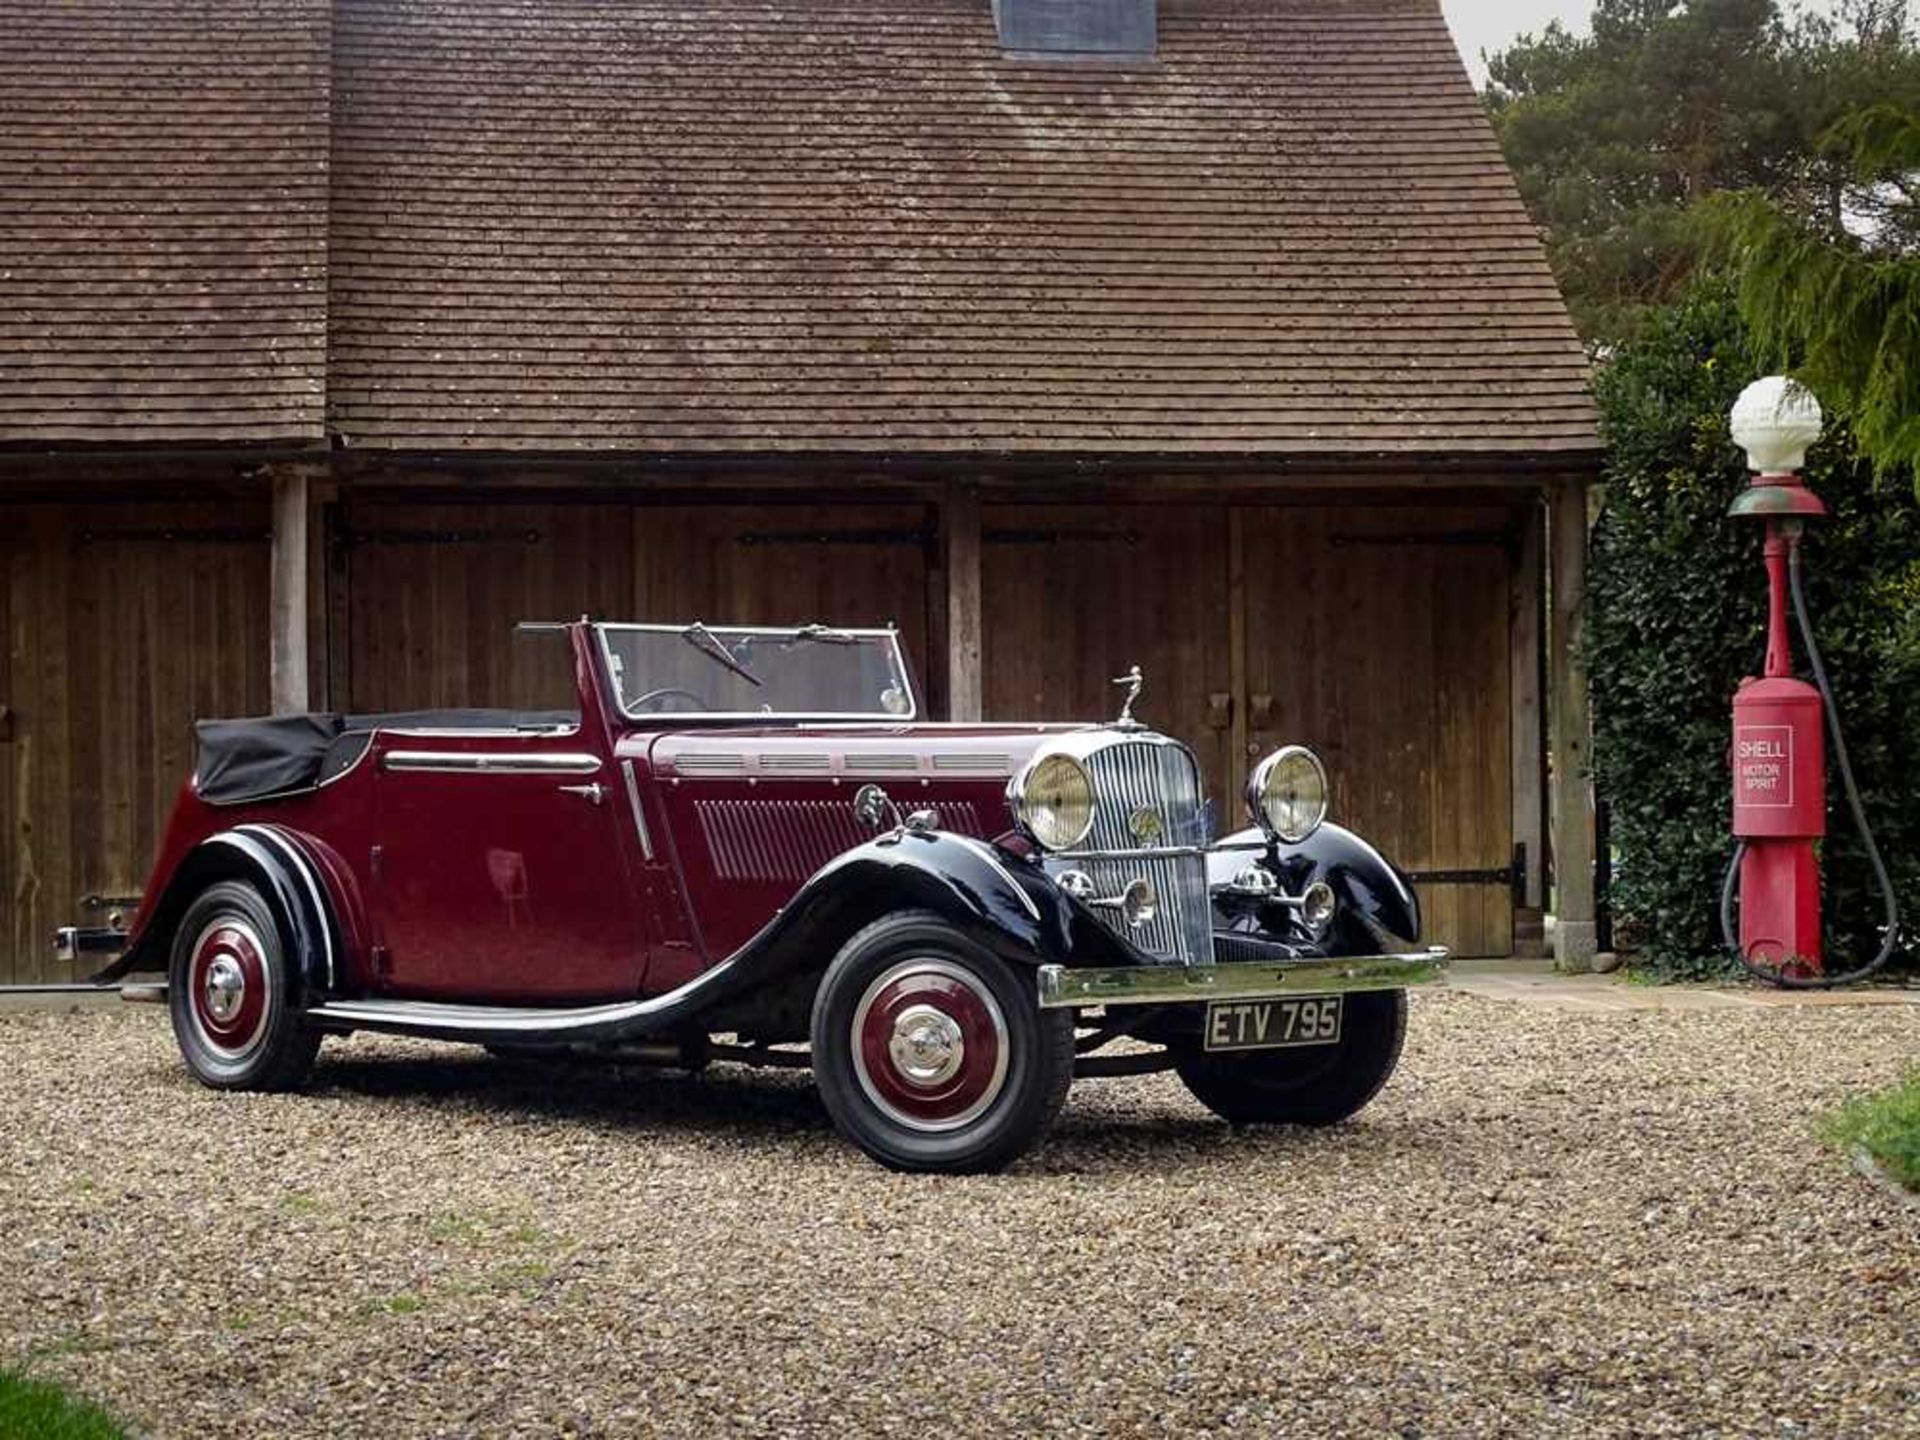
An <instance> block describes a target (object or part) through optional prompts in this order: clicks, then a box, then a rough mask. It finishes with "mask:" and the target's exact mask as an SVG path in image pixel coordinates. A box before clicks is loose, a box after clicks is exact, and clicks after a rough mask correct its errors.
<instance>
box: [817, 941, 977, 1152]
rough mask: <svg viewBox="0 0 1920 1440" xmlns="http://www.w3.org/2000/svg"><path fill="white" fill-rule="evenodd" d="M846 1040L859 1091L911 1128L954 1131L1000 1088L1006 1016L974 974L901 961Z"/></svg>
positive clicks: (868, 998)
mask: <svg viewBox="0 0 1920 1440" xmlns="http://www.w3.org/2000/svg"><path fill="white" fill-rule="evenodd" d="M851 1039H852V1042H853V1063H854V1072H855V1074H856V1075H857V1077H858V1078H859V1081H860V1087H861V1089H862V1090H863V1091H865V1092H866V1096H867V1098H868V1099H869V1100H871V1101H872V1102H873V1104H874V1105H875V1106H876V1107H877V1108H878V1109H879V1110H880V1111H881V1113H883V1114H884V1115H886V1116H887V1117H888V1118H889V1119H891V1120H893V1121H895V1122H896V1123H898V1124H901V1125H905V1126H907V1127H909V1128H911V1129H915V1130H927V1131H942V1130H955V1129H958V1128H960V1127H961V1126H963V1125H966V1124H969V1123H970V1122H972V1121H974V1120H976V1119H978V1118H979V1117H980V1116H981V1115H982V1114H984V1113H985V1112H986V1111H987V1110H988V1109H989V1108H990V1107H991V1106H992V1104H993V1102H994V1101H995V1100H996V1099H997V1098H999V1095H1000V1092H1001V1091H1002V1090H1003V1089H1004V1088H1005V1087H1006V1079H1007V1062H1008V1041H1007V1022H1006V1016H1005V1015H1004V1014H1003V1013H1002V1011H1001V1009H1000V1004H999V1002H998V1001H997V1000H995V999H994V997H993V994H992V992H991V991H990V990H988V989H987V987H986V984H985V983H984V982H983V981H982V980H981V979H980V977H979V976H977V975H975V974H974V973H973V972H972V971H970V970H968V969H967V968H966V967H964V966H962V965H958V964H956V963H954V962H952V961H949V960H943V959H938V958H934V957H927V958H924V959H915V960H906V961H902V962H901V963H900V964H898V965H895V966H893V967H891V968H890V969H888V970H887V971H886V972H885V973H883V974H882V975H880V976H879V978H877V979H876V980H875V981H874V982H873V983H872V984H871V985H869V986H868V987H867V990H866V993H865V994H864V995H863V996H861V999H860V1004H859V1006H858V1007H857V1008H856V1009H855V1011H854V1016H853V1033H852V1036H851Z"/></svg>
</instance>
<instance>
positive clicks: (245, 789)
mask: <svg viewBox="0 0 1920 1440" xmlns="http://www.w3.org/2000/svg"><path fill="white" fill-rule="evenodd" d="M533 628H537V629H544V630H550V631H552V632H554V633H555V634H556V636H558V637H562V638H564V641H565V645H566V649H567V654H568V656H569V657H570V661H571V665H572V670H573V678H574V688H575V691H576V696H577V707H576V709H575V710H573V711H568V712H550V713H533V714H526V713H517V712H493V711H459V712H424V713H419V714H411V715H392V716H371V717H352V716H294V717H280V718H277V719H271V720H258V721H240V722H205V723H203V725H202V727H201V748H200V763H199V765H198V766H197V768H196V773H195V774H194V775H193V776H192V777H190V778H189V779H188V780H187V781H186V783H185V784H184V785H183V786H182V788H181V791H180V795H179V799H178V802H177V804H176V805H175V808H174V811H173V815H172V818H171V821H170V823H169V825H168V827H167V831H166V834H165V838H164V840H163V843H162V845H161V849H160V853H159V856H158V857H157V859H156V861H155V864H154V867H153V872H152V876H151V879H150V881H149V883H148V886H147V888H146V890H145V892H144V898H143V901H142V903H141V905H140V907H139V909H138V911H137V913H136V914H135V916H134V918H133V921H132V924H131V926H130V927H129V928H128V930H127V932H126V933H125V934H118V933H106V934H103V933H101V932H81V931H76V930H69V931H64V932H62V936H61V937H60V943H61V945H62V948H63V949H64V951H65V952H66V953H68V954H69V955H77V954H79V953H81V952H85V951H90V950H101V949H108V948H113V949H120V950H122V952H123V953H122V954H121V955H120V958H119V959H118V960H116V961H115V962H114V963H113V964H112V965H110V966H109V967H108V968H107V969H106V970H105V971H103V972H102V973H101V975H100V977H98V978H100V979H101V980H102V981H103V982H115V983H123V982H126V980H127V977H129V976H132V975H135V974H137V973H139V972H143V971H145V972H154V971H161V972H165V974H166V977H167V981H166V984H167V998H168V1003H169V1005H170V1008H171V1010H172V1012H173V1019H174V1025H175V1029H176V1032H177V1034H178V1035H179V1038H180V1042H181V1047H182V1050H183V1053H184V1054H185V1056H186V1059H187V1060H188V1063H189V1065H190V1066H191V1068H192V1069H193V1070H194V1072H195V1073H196V1074H197V1075H198V1076H199V1077H200V1078H201V1079H202V1080H204V1081H206V1082H207V1083H209V1084H213V1085H217V1086H227V1087H233V1088H286V1087H289V1086H292V1085H295V1084H298V1083H299V1082H300V1081H301V1079H303V1078H304V1076H305V1074H306V1072H307V1069H308V1068H309V1066H310V1064H311V1062H312V1059H313V1053H314V1050H315V1049H316V1048H317V1046H318V1045H319V1043H320V1039H321V1037H323V1036H324V1035H326V1034H329V1033H348V1032H351V1031H354V1030H362V1029H365V1030H379V1031H387V1032H393V1033H401V1034H412V1035H419V1036H424V1037H429V1038H438V1039H453V1040H465V1041H472V1042H475V1043H480V1044H484V1045H487V1046H488V1047H490V1048H492V1049H494V1050H496V1051H499V1052H503V1053H512V1054H516V1055H537V1054H541V1053H553V1052H567V1053H582V1052H584V1053H589V1054H591V1053H607V1054H614V1055H623V1056H626V1057H628V1058H640V1059H654V1060H658V1061H661V1062H662V1063H672V1064H678V1065H684V1066H686V1067H689V1068H698V1067H699V1066H701V1065H703V1064H705V1063H707V1062H708V1061H709V1060H711V1059H715V1058H719V1059H743V1060H759V1061H763V1062H766V1063H776V1064H777V1063H788V1064H808V1063H811V1065H812V1066H813V1068H814V1070H815V1072H816V1075H817V1076H818V1078H819V1081H820V1086H821V1091H822V1095H823V1097H824V1098H825V1100H826V1101H827V1104H828V1108H829V1110H830V1111H831V1112H832V1113H833V1116H834V1119H835V1120H836V1122H838V1123H839V1124H840V1126H841V1128H842V1130H843V1131H845V1132H846V1133H847V1134H848V1135H849V1137H850V1138H852V1139H853V1140H855V1141H856V1143H859V1144H860V1145H861V1146H862V1147H863V1148H865V1149H866V1150H868V1152H869V1153H871V1154H873V1155H875V1156H876V1158H879V1159H881V1160H882V1161H884V1162H885V1163H889V1164H893V1165H897V1166H901V1167H904V1168H916V1169H935V1170H959V1169H979V1168H990V1167H993V1166H997V1165H1000V1164H1004V1163H1006V1162H1007V1161H1008V1160H1010V1159H1012V1158H1013V1157H1014V1156H1016V1155H1017V1154H1019V1153H1021V1152H1022V1151H1024V1150H1025V1149H1027V1148H1028V1147H1029V1146H1031V1145H1032V1144H1033V1143H1035V1141H1037V1140H1038V1138H1039V1137H1040V1135H1041V1134H1043V1133H1044V1130H1045V1128H1046V1124H1047V1122H1048V1121H1050V1119H1051V1117H1052V1114H1053V1112H1054V1111H1055V1110H1057V1108H1058V1106H1059V1103H1060V1099H1061V1097H1062V1096H1063V1095H1064V1093H1065V1089H1066V1084H1067V1082H1068V1081H1069V1080H1070V1079H1071V1078H1073V1076H1074V1075H1075V1074H1076V1073H1077V1074H1081V1075H1086V1074H1099V1073H1137V1072H1139V1071H1142V1070H1145V1069H1149V1068H1166V1067H1173V1068H1178V1069H1180V1071H1181V1073H1182V1075H1183V1077H1184V1078H1186V1079H1187V1080H1188V1082H1189V1084H1190V1085H1191V1086H1192V1087H1193V1088H1194V1090H1195V1093H1196V1094H1197V1095H1199V1096H1200V1097H1201V1098H1202V1099H1203V1100H1205V1101H1207V1103H1209V1104H1210V1105H1212V1106H1213V1108H1215V1109H1216V1110H1218V1111H1220V1112H1221V1113H1222V1114H1225V1115H1227V1116H1228V1117H1229V1118H1232V1119H1276V1120H1300V1121H1306V1122H1315V1121H1325V1120H1329V1119H1338V1118H1342V1117H1343V1116H1344V1115H1345V1114H1349V1113H1351V1112H1352V1110H1353V1109H1357V1108H1358V1106H1359V1104H1363V1103H1365V1100H1366V1099H1367V1098H1368V1097H1370V1096H1371V1094H1372V1093H1373V1091H1374V1090H1376V1089H1377V1088H1378V1086H1379V1084H1380V1083H1381V1082H1383V1081H1384V1079H1385V1078H1386V1074H1387V1072H1388V1071H1390V1070H1391V1068H1392V1065H1393V1063H1394V1058H1395V1057H1397V1054H1398V1051H1399V1043H1400V1035H1401V1032H1402V1028H1403V1026H1404V1015H1405V1000H1404V987H1405V986H1406V985H1408V984H1410V983H1415V982H1418V981H1420V980H1423V979H1427V978H1431V976H1432V975H1433V974H1434V973H1435V972H1436V970H1437V968H1438V965H1439V963H1440V961H1439V957H1438V954H1437V952H1432V951H1423V950H1419V949H1417V948H1416V947H1415V945H1414V942H1415V941H1416V940H1417V938H1418V935H1417V932H1418V924H1419V921H1418V907H1417V904H1416V902H1415V901H1414V898H1413V895H1412V892H1411V890H1410V889H1409V888H1408V887H1407V886H1406V884H1405V881H1404V879H1403V878H1402V877H1400V876H1399V874H1398V872H1396V871H1394V870H1393V868H1392V867H1391V865H1389V864H1388V863H1387V862H1386V861H1385V860H1384V859H1383V858H1381V857H1380V856H1379V855H1378V854H1377V853H1376V852H1374V851H1373V850H1372V849H1371V847H1369V846H1367V845H1366V844H1365V843H1364V842H1363V841H1361V840H1359V839H1358V837H1355V836H1353V835H1351V834H1350V833H1349V832H1346V831H1342V830H1340V829H1339V828H1338V827H1336V826H1332V825H1327V824H1323V823H1321V818H1320V815H1319V814H1313V813H1310V812H1311V810H1312V806H1313V804H1314V803H1315V800H1314V796H1313V795H1312V794H1311V793H1310V792H1311V790H1312V785H1313V778H1314V775H1315V774H1316V773H1317V772H1318V762H1317V761H1314V762H1312V763H1311V765H1310V766H1309V765H1307V764H1306V762H1304V761H1301V760H1300V759H1299V755H1301V754H1304V752H1297V753H1296V752H1289V753H1290V754H1292V757H1293V758H1292V759H1290V760H1289V761H1287V762H1286V763H1287V765H1288V766H1289V767H1290V768H1288V770H1287V773H1288V775H1290V776H1292V777H1294V778H1293V780H1290V781H1288V782H1287V783H1289V784H1296V787H1298V786H1304V792H1300V793H1296V792H1294V791H1289V792H1287V794H1285V795H1282V794H1281V793H1280V788H1283V787H1280V783H1279V782H1278V781H1276V780H1274V779H1273V778H1271V776H1269V778H1268V779H1267V780H1266V782H1265V784H1266V790H1265V791H1263V792H1261V793H1259V794H1255V795H1254V796H1253V797H1252V800H1251V803H1252V805H1253V806H1254V809H1255V814H1256V818H1259V817H1260V816H1261V814H1262V813H1263V812H1262V810H1261V806H1262V805H1263V804H1265V805H1266V806H1267V812H1268V813H1271V814H1272V815H1277V816H1279V817H1280V829H1281V831H1284V830H1285V829H1286V826H1287V817H1288V816H1289V815H1291V814H1293V813H1294V812H1292V811H1289V810H1287V809H1286V808H1285V807H1286V806H1287V805H1289V804H1292V805H1294V806H1296V808H1298V807H1302V806H1304V807H1305V809H1304V810H1302V811H1301V814H1304V815H1306V818H1308V819H1311V821H1312V824H1311V825H1307V826H1305V828H1306V830H1307V832H1308V833H1306V834H1293V835H1288V834H1285V833H1280V832H1279V831H1276V830H1275V829H1274V827H1273V826H1272V825H1266V824H1265V822H1264V821H1263V825H1265V830H1264V833H1263V830H1262V828H1259V827H1256V828H1254V829H1249V830H1244V831H1241V832H1239V833H1238V834H1236V835H1234V836H1230V837H1227V838H1226V839H1225V840H1223V841H1219V842H1215V841H1214V840H1213V839H1212V837H1211V836H1210V835H1209V834H1208V833H1206V832H1207V831H1208V830H1210V828H1211V826H1210V823H1209V820H1210V817H1209V816H1208V814H1207V808H1206V806H1205V804H1204V802H1203V800H1202V798H1201V791H1200V782H1199V772H1198V769H1197V766H1195V765H1194V763H1193V760H1192V756H1191V754H1190V753H1189V752H1188V751H1187V750H1186V748H1185V747H1184V746H1181V745H1180V744H1179V743H1178V742H1177V741H1174V740H1171V739H1169V738H1168V737H1165V736H1161V735H1157V734H1155V733H1154V732H1152V731H1150V730H1147V729H1146V728H1145V727H1143V726H1141V725H1139V724H1138V723H1137V722H1134V721H1133V720H1132V719H1131V717H1130V715H1129V714H1124V713H1123V717H1122V719H1121V720H1120V721H1117V722H1114V723H1113V724H1110V725H1086V724H1078V725H1063V724H1031V725H1029V724H1021V725H1006V724H996V725H986V724H976V725H954V724H929V723H925V722H920V721H918V720H916V719H915V718H914V717H915V713H916V710H917V707H916V705H915V702H914V699H913V694H912V686H911V682H910V679H909V678H908V671H907V668H906V666H905V663H904V660H903V658H902V657H901V656H900V654H899V649H898V641H897V638H896V637H894V636H893V635H892V633H891V632H890V631H859V632H848V631H836V630H829V629H826V628H825V627H820V626H802V627H789V628H787V629H749V628H745V627H733V628H730V629H727V628H722V629H709V628H708V627H706V626H703V625H698V624H696V625H693V626H687V627H665V626H652V627H640V626H630V627H629V626H601V625H594V624H589V623H587V622H584V621H582V622H579V623H577V624H572V625H567V626H553V627H533ZM757 670H764V671H765V672H766V673H767V674H768V675H785V676H786V677H787V678H786V679H784V680H777V681H775V682H773V683H774V689H773V690H772V691H766V690H763V689H759V688H749V687H750V686H751V687H762V686H763V685H765V684H766V683H767V682H766V681H764V680H763V679H762V678H761V676H760V675H759V674H757V673H756V671H757ZM650 671H652V672H658V673H649V672H650ZM709 672H710V673H709ZM743 677H744V678H743ZM816 677H825V678H816ZM656 681H657V682H659V683H657V684H656V683H655V682H656ZM783 687H784V691H783ZM723 689H724V690H726V691H727V692H728V694H729V695H734V696H739V697H745V698H744V699H733V700H725V699H723V700H717V701H716V700H715V699H713V698H712V695H713V692H716V691H719V690H723ZM1133 689H1134V690H1136V691H1137V689H1138V681H1137V679H1136V680H1135V681H1134V684H1133ZM783 693H784V696H785V698H786V699H787V700H788V701H789V702H790V703H779V704H776V703H775V701H776V700H778V699H780V698H782V695H783ZM763 694H770V695H772V696H773V698H772V699H768V700H761V698H760V697H761V695H763ZM756 705H757V706H758V708H755V706H756ZM1309 759H1310V757H1309ZM1042 762H1046V763H1042ZM1261 774H1262V772H1258V771H1257V772H1256V780H1258V779H1259V777H1260V775H1261ZM1322 783H1323V779H1322ZM1262 795H1264V796H1265V797H1266V799H1265V800H1264V801H1263V799H1262ZM1318 803H1319V804H1320V807H1321V810H1322V811H1323V810H1324V797H1323V796H1322V797H1321V798H1320V800H1319V802H1318ZM1049 807H1051V808H1049ZM1296 818H1297V817H1296ZM1083 820H1084V822H1085V823H1084V825H1083V824H1082V821H1083ZM1296 828H1298V827H1296ZM1076 830H1077V832H1078V833H1077V834H1075V833H1073V832H1075V831H1076ZM1049 839H1050V840H1051V841H1052V842H1053V843H1052V844H1051V845H1049V844H1048V843H1047V842H1048V840H1049ZM1103 892H1111V893H1103ZM136 990H137V987H130V990H129V993H130V994H131V993H136ZM149 993H153V992H152V991H151V989H150V990H149ZM823 1027H824V1028H823ZM1283 1031H1284V1032H1286V1033H1285V1035H1284V1036H1283V1035H1282V1032H1283ZM1322 1032H1324V1033H1322ZM1124 1037H1131V1038H1133V1039H1136V1040H1145V1041H1147V1042H1149V1044H1150V1045H1154V1046H1157V1047H1158V1048H1157V1049H1148V1050H1144V1051H1142V1050H1141V1049H1140V1047H1137V1046H1136V1047H1133V1053H1130V1054H1128V1055H1125V1056H1114V1055H1110V1054H1103V1053H1098V1052H1100V1051H1101V1050H1102V1047H1104V1046H1105V1045H1106V1044H1107V1043H1108V1042H1110V1041H1112V1040H1114V1039H1118V1038H1124ZM800 1042H806V1043H807V1044H808V1046H809V1049H808V1050H807V1051H800V1050H795V1049H793V1048H791V1047H792V1046H794V1045H795V1044H797V1043H800ZM1236 1096H1237V1097H1238V1100H1237V1101H1236V1100H1235V1098H1234V1097H1236Z"/></svg>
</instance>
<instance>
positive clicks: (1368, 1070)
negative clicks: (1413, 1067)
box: [1175, 990, 1407, 1125]
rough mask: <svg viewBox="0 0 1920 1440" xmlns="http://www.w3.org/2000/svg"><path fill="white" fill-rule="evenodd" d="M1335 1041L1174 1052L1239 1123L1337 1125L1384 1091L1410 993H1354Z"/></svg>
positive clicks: (1187, 1075) (1196, 1092)
mask: <svg viewBox="0 0 1920 1440" xmlns="http://www.w3.org/2000/svg"><path fill="white" fill-rule="evenodd" d="M1344 1004H1345V1013H1344V1015H1343V1016H1342V1020H1341V1027H1340V1041H1339V1043H1338V1044H1335V1045H1307V1046H1299V1047H1293V1048H1288V1049H1281V1050H1243V1051H1230V1052H1226V1053H1223V1054H1213V1053H1210V1052H1208V1051H1206V1050H1203V1049H1202V1048H1201V1047H1200V1045H1199V1043H1198V1042H1197V1041H1195V1042H1191V1043H1189V1044H1187V1045H1185V1046H1182V1047H1181V1048H1180V1049H1179V1050H1178V1051H1177V1052H1176V1055H1175V1064H1176V1068H1177V1069H1178V1070H1179V1072H1180V1078H1181V1079H1182V1080H1184V1081H1185V1082H1186V1085H1187V1089H1189V1090H1191V1091H1192V1092H1193V1096H1194V1098H1195V1099H1196V1100H1198V1101H1199V1102H1200V1103H1201V1104H1202V1105H1204V1106H1206V1107H1207V1108H1208V1109H1209V1110H1211V1111H1213V1113H1214V1114H1216V1115H1218V1116H1219V1117H1220V1118H1221V1119H1223V1120H1226V1121H1228V1122H1230V1123H1231V1124H1234V1125H1336V1124H1338V1123H1339V1122H1340V1121H1342V1120H1345V1119H1347V1118H1348V1117H1349V1116H1351V1115H1353V1114H1354V1113H1355V1112H1357V1111H1358V1110H1360V1109H1361V1108H1362V1107H1363V1106H1364V1105H1366V1103H1367V1102H1368V1101H1369V1100H1371V1099H1373V1097H1374V1096H1375V1095H1377V1094H1379V1093H1380V1087H1381V1086H1382V1085H1385V1084H1386V1083H1387V1077H1388V1076H1389V1075H1391V1074H1393V1069H1394V1066H1395V1065H1397V1064H1398V1063H1399V1060H1400V1047H1401V1044H1402V1043H1403V1042H1404V1041H1405V1039H1406V1034H1407V992H1406V991H1404V990H1373V991H1359V992H1356V993H1353V994H1349V995H1348V996H1347V997H1346V1000H1345V1002H1344Z"/></svg>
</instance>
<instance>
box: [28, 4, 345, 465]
mask: <svg viewBox="0 0 1920 1440" xmlns="http://www.w3.org/2000/svg"><path fill="white" fill-rule="evenodd" d="M330 32H331V7H330V5H329V4H327V3H326V0H222V3H219V4H215V5H180V4H177V3H171V0H8V3H7V4H6V5H4V6H0V442H15V443H17V442H22V441H31V442H35V443H40V442H53V443H58V442H70V441H79V442H86V441H142V440H145V441H165V442H170V443H171V442H179V443H213V442H220V443H228V442H256V443H272V444H318V443H321V442H322V441H323V440H324V439H325V435H326V431H325V421H326V416H325V388H326V361H325V356H324V352H323V350H322V349H321V348H319V347H318V346H317V345H316V343H315V337H316V336H317V335H318V334H319V333H320V332H322V331H323V330H324V327H325V323H326V290H327V272H326V204H327V149H328V138H327V137H328V131H327V125H328V113H327V95H328V89H329V85H330V58H329V56H330V48H329V46H330ZM183 359H190V361H191V364H190V365H188V366H183V365H182V363H181V362H182V361H183Z"/></svg>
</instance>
